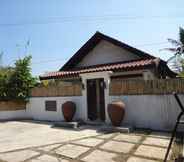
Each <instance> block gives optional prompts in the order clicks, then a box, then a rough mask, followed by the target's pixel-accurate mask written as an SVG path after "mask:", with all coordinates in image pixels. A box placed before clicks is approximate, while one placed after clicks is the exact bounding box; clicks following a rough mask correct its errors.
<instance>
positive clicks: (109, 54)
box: [77, 40, 139, 67]
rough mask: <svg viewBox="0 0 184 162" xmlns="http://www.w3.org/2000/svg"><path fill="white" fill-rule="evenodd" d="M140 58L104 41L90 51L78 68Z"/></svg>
mask: <svg viewBox="0 0 184 162" xmlns="http://www.w3.org/2000/svg"><path fill="white" fill-rule="evenodd" d="M138 58H139V57H138V56H137V55H135V54H133V53H131V52H129V51H127V50H125V49H123V48H120V47H118V46H115V45H114V44H112V43H109V42H107V41H104V40H102V41H101V42H100V43H99V44H97V46H96V47H95V48H94V49H93V50H92V51H90V52H89V53H88V54H87V55H86V56H85V57H84V58H83V60H82V61H81V62H80V63H79V64H78V65H77V67H83V66H91V65H97V64H105V63H112V62H119V61H128V60H134V59H138Z"/></svg>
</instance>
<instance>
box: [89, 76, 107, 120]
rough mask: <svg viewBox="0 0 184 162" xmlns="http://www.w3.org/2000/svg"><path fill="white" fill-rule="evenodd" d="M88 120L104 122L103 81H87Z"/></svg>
mask: <svg viewBox="0 0 184 162" xmlns="http://www.w3.org/2000/svg"><path fill="white" fill-rule="evenodd" d="M87 105H88V119H90V120H92V121H94V120H97V119H100V120H101V121H104V120H105V101H104V80H103V79H89V80H87Z"/></svg>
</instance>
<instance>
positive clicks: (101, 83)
mask: <svg viewBox="0 0 184 162" xmlns="http://www.w3.org/2000/svg"><path fill="white" fill-rule="evenodd" d="M100 86H101V87H102V88H103V89H106V88H107V86H106V82H105V81H103V82H100Z"/></svg>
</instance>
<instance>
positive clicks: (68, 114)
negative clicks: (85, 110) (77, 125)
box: [62, 101, 76, 122]
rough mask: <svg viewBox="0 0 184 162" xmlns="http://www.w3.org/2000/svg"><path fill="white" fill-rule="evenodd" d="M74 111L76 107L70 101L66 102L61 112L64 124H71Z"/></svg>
mask: <svg viewBox="0 0 184 162" xmlns="http://www.w3.org/2000/svg"><path fill="white" fill-rule="evenodd" d="M75 111H76V105H75V103H74V102H72V101H67V102H65V103H64V104H63V105H62V112H63V116H64V118H65V121H66V122H71V121H72V119H73V117H74V115H75Z"/></svg>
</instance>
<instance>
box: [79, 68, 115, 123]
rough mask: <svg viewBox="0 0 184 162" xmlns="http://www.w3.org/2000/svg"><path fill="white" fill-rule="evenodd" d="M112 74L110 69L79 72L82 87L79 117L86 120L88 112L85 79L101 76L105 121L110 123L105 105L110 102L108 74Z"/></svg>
mask: <svg viewBox="0 0 184 162" xmlns="http://www.w3.org/2000/svg"><path fill="white" fill-rule="evenodd" d="M111 75H112V72H111V71H104V72H94V73H84V74H80V77H81V80H82V84H83V89H82V96H81V100H82V103H83V104H82V106H81V109H80V116H81V119H83V120H85V121H87V120H88V112H87V79H97V78H103V79H104V82H105V84H106V88H105V89H104V105H105V122H106V123H110V118H109V116H108V112H107V105H108V103H109V102H110V96H109V84H110V76H111Z"/></svg>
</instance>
